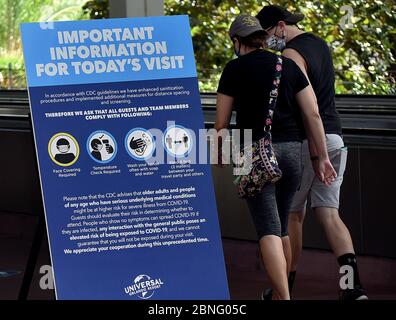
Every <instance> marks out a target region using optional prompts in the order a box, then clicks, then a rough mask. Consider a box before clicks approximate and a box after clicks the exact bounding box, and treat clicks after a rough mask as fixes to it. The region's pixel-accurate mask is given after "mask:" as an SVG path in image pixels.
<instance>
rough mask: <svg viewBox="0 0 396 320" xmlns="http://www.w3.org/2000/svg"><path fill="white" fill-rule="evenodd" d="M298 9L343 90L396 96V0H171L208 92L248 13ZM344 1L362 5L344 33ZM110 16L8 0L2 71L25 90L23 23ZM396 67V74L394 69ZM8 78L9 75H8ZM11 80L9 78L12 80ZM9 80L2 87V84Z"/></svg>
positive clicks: (59, 0) (45, 1)
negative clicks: (186, 21) (236, 23)
mask: <svg viewBox="0 0 396 320" xmlns="http://www.w3.org/2000/svg"><path fill="white" fill-rule="evenodd" d="M270 2H271V3H272V4H279V5H282V6H286V7H287V8H288V9H289V10H291V11H293V10H298V11H300V12H302V13H304V14H305V16H306V18H305V19H304V20H303V21H302V22H301V23H300V24H299V26H300V27H301V28H302V29H304V30H306V31H311V32H314V33H315V34H317V35H319V36H320V37H322V38H323V39H324V40H325V41H326V42H327V43H329V45H330V48H331V50H332V52H333V58H334V65H335V69H336V91H337V93H347V94H396V85H395V79H394V78H395V68H396V61H395V57H396V50H395V47H394V44H395V42H396V18H395V14H394V13H395V12H396V2H395V1H394V0H349V1H346V0H335V1H330V0H322V1H300V0H297V1H287V0H274V1H257V0H189V1H187V0H165V12H166V14H168V15H174V14H188V15H189V16H190V23H191V34H192V37H193V44H194V50H195V55H196V60H197V69H198V77H199V80H200V89H201V91H203V92H213V91H215V90H216V88H217V83H218V80H219V76H220V74H221V71H222V69H223V67H224V65H225V64H226V62H227V61H229V60H230V59H232V58H233V49H232V43H231V41H230V39H229V37H228V28H229V25H230V23H231V21H232V20H233V19H234V18H235V17H236V16H237V15H239V14H240V13H250V14H253V15H255V14H256V13H257V12H258V11H259V10H260V9H261V8H262V6H264V5H268V4H269V3H270ZM343 5H350V6H351V7H352V8H353V10H354V16H353V18H352V28H351V29H345V30H343V29H342V28H341V27H340V21H341V19H342V17H343V16H344V15H345V13H343V12H341V7H342V6H343ZM108 16H109V7H108V0H90V1H82V0H0V21H2V23H1V24H0V72H1V73H2V75H3V78H5V80H4V81H3V86H4V83H7V77H9V74H10V70H9V66H10V65H11V67H12V70H15V71H12V72H15V73H16V76H13V77H12V78H13V83H12V85H13V86H15V87H24V86H25V80H24V76H23V59H22V50H21V41H20V34H19V24H20V23H21V22H31V21H50V20H78V19H86V18H91V19H100V18H107V17H108ZM392 68H393V73H392V71H391V70H392ZM0 78H1V77H0ZM8 84H9V81H8ZM1 85H2V84H0V86H1Z"/></svg>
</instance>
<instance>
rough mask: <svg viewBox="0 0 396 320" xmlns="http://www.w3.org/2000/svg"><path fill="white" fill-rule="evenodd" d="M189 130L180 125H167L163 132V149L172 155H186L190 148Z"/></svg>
mask: <svg viewBox="0 0 396 320" xmlns="http://www.w3.org/2000/svg"><path fill="white" fill-rule="evenodd" d="M192 144H193V141H192V137H191V134H190V132H188V130H187V129H186V128H184V127H182V126H171V127H168V128H167V129H166V131H165V134H164V146H165V150H166V151H167V152H168V153H169V154H170V155H172V156H176V157H186V156H188V154H189V153H190V152H191V149H192Z"/></svg>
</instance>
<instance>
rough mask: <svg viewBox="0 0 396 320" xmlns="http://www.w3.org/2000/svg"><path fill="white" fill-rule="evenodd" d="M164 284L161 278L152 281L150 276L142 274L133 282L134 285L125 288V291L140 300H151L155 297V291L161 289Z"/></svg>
mask: <svg viewBox="0 0 396 320" xmlns="http://www.w3.org/2000/svg"><path fill="white" fill-rule="evenodd" d="M163 284H164V283H163V282H162V280H161V279H160V278H158V279H151V277H150V276H148V275H145V274H141V275H138V276H137V277H136V278H135V279H134V280H133V284H131V285H129V286H127V287H125V288H124V290H125V293H126V294H128V295H130V296H135V295H136V296H138V297H139V298H140V299H150V298H151V297H152V296H153V295H154V293H155V290H158V289H160V288H161V287H162V285H163Z"/></svg>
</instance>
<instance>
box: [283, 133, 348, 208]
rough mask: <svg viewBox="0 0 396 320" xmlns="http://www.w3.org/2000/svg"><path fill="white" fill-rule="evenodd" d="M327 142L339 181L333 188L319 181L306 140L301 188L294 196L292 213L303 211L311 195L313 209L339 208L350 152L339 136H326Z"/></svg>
mask: <svg viewBox="0 0 396 320" xmlns="http://www.w3.org/2000/svg"><path fill="white" fill-rule="evenodd" d="M326 142H327V152H328V153H329V158H330V161H331V163H332V165H333V167H334V169H335V171H336V172H337V179H336V180H335V181H334V182H333V183H332V184H331V186H326V185H325V184H324V183H323V182H321V181H320V180H319V178H318V177H317V176H316V175H315V172H314V171H313V168H312V163H311V156H310V154H309V149H308V142H307V141H306V140H305V141H304V143H303V149H302V165H303V168H302V169H303V170H302V179H301V186H300V188H299V189H298V190H297V192H296V194H295V196H294V199H293V203H292V207H291V212H296V211H303V210H304V209H305V207H306V205H307V198H308V196H309V195H311V208H318V207H326V208H337V209H338V208H339V203H340V189H341V184H342V180H343V178H344V172H345V167H346V161H347V154H348V150H347V148H346V147H344V142H343V140H342V138H341V137H340V136H339V135H337V134H326Z"/></svg>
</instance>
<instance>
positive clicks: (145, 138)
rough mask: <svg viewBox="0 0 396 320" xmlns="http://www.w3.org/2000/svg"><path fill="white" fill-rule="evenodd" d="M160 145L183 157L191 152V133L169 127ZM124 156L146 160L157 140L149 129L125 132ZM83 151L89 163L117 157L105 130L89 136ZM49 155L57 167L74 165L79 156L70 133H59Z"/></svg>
mask: <svg viewBox="0 0 396 320" xmlns="http://www.w3.org/2000/svg"><path fill="white" fill-rule="evenodd" d="M162 144H163V146H164V148H165V150H166V151H167V152H168V154H170V155H171V156H174V157H186V156H187V155H188V154H189V153H190V152H191V149H192V137H191V134H190V132H189V131H188V130H187V129H186V128H184V127H182V126H172V127H168V128H167V129H166V131H165V133H164V136H163V141H162ZM124 145H125V149H126V151H127V153H128V154H129V155H130V156H131V157H132V158H134V159H135V160H139V161H142V160H147V159H149V158H151V157H152V155H153V153H154V151H155V149H156V141H155V138H154V137H153V135H152V134H151V132H150V131H149V130H146V129H143V128H134V129H132V130H130V131H129V132H128V134H127V135H126V137H125V141H124ZM86 149H87V152H88V154H89V156H90V157H91V159H92V160H94V161H95V162H98V163H101V164H106V163H109V162H110V161H112V160H113V159H114V158H115V157H116V155H117V150H118V147H117V142H116V139H115V138H114V137H113V135H112V134H111V133H109V132H107V131H105V130H98V131H95V132H93V133H91V135H90V136H89V137H88V139H87V142H86ZM48 153H49V156H50V158H51V160H52V161H53V162H55V163H56V164H57V165H59V166H63V167H68V166H71V165H73V164H74V163H75V162H76V161H77V160H78V157H79V155H80V146H79V144H78V142H77V139H76V138H74V137H73V136H72V135H71V134H69V133H65V132H60V133H57V134H55V135H54V136H53V137H52V138H51V139H50V141H49V143H48Z"/></svg>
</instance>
